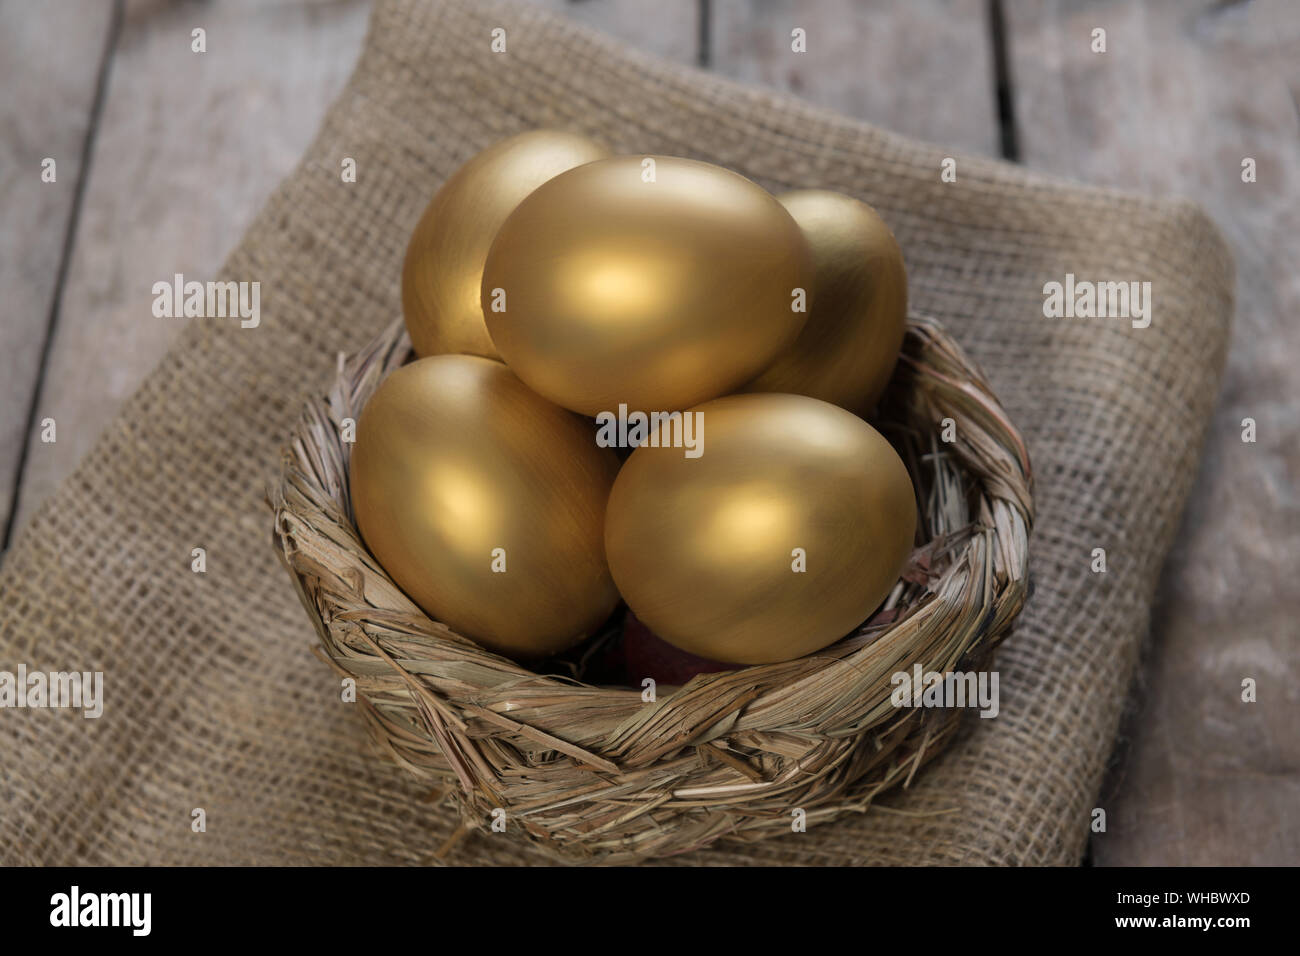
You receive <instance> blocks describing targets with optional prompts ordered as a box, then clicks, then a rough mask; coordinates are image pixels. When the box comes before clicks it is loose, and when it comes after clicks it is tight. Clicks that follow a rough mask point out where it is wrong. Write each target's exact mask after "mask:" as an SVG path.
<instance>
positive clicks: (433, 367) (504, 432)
mask: <svg viewBox="0 0 1300 956" xmlns="http://www.w3.org/2000/svg"><path fill="white" fill-rule="evenodd" d="M618 464H619V463H618V459H617V458H616V457H615V456H614V454H613V452H611V451H610V450H609V449H606V448H599V447H597V446H596V444H595V442H594V441H593V440H592V436H591V428H590V423H588V422H586V421H584V420H583V419H581V418H579V417H578V416H576V415H573V414H572V413H570V412H566V411H565V410H564V409H562V408H559V407H557V406H555V405H552V404H551V403H550V402H548V401H546V400H544V399H542V398H539V397H538V396H537V395H535V394H534V393H533V392H532V391H530V390H529V389H528V388H527V387H526V386H525V385H524V384H523V383H522V382H520V381H519V379H518V378H516V377H515V376H514V375H513V374H512V373H511V372H510V370H509V369H507V368H506V367H505V366H504V365H502V364H501V363H500V362H497V361H493V360H492V359H485V358H480V357H477V356H470V355H439V356H433V357H431V358H425V359H420V360H418V361H416V362H412V363H411V364H410V365H406V366H403V367H402V368H399V369H397V370H396V371H394V372H393V373H392V374H391V375H389V376H388V378H386V379H385V380H384V381H383V382H382V383H381V384H380V386H379V388H378V390H377V391H376V392H375V394H374V395H373V396H372V397H371V399H370V401H369V402H367V403H366V406H365V409H364V410H363V412H362V414H361V419H360V421H359V422H358V423H357V436H356V444H355V445H354V446H353V449H352V463H351V481H352V507H353V511H354V513H355V514H356V519H357V526H358V528H359V529H360V531H361V535H362V537H363V538H364V540H365V543H366V546H367V547H368V548H369V549H370V551H371V553H372V554H374V556H375V557H376V558H377V559H378V560H379V562H380V564H382V565H383V567H384V569H385V570H386V571H387V572H388V573H389V575H390V576H391V577H392V578H393V580H394V581H396V582H397V584H398V585H399V586H400V587H401V588H402V589H403V590H404V591H405V592H406V593H407V594H408V595H409V596H410V597H411V599H412V600H413V601H415V602H416V603H417V604H418V605H420V607H422V608H423V609H424V610H425V612H426V613H428V614H429V616H430V617H433V618H434V619H436V620H439V621H442V622H444V623H445V624H447V625H448V626H449V627H451V628H452V629H453V630H455V631H457V632H459V633H461V634H464V635H465V636H467V637H471V638H474V639H475V640H477V641H478V642H479V643H481V644H483V645H484V646H486V647H489V648H491V649H492V650H495V651H498V652H500V653H503V654H508V655H514V656H519V657H525V658H527V657H541V656H544V655H547V654H551V653H555V652H557V651H561V650H563V649H565V648H566V647H569V646H570V645H572V644H574V643H576V642H577V641H578V640H580V639H581V638H582V637H583V636H584V635H586V634H589V633H591V632H592V630H593V629H594V628H596V627H597V626H598V625H599V624H600V623H601V622H602V621H603V620H604V619H605V618H606V617H607V616H608V615H609V613H610V611H611V610H613V608H614V605H615V604H616V603H617V602H618V593H617V592H616V591H615V589H614V582H613V581H612V580H611V579H610V575H609V570H608V568H607V567H606V564H605V554H604V545H603V540H602V537H601V529H602V525H603V522H604V517H605V502H606V499H607V498H608V496H609V490H610V486H611V485H612V484H613V481H614V476H615V474H616V473H617V472H618Z"/></svg>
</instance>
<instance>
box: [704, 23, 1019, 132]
mask: <svg viewBox="0 0 1300 956" xmlns="http://www.w3.org/2000/svg"><path fill="white" fill-rule="evenodd" d="M712 8H713V18H712V29H711V38H712V39H711V43H710V51H709V62H710V65H711V66H712V67H713V68H714V69H716V70H717V71H719V72H720V73H724V74H726V75H727V76H731V77H734V78H736V79H739V80H744V81H746V82H750V83H759V84H762V85H765V86H769V87H773V88H775V89H779V90H783V91H785V92H790V93H794V94H796V95H798V96H801V97H802V98H804V99H806V100H809V101H811V102H813V103H816V104H817V105H819V106H825V107H828V108H830V109H834V110H837V111H839V112H842V113H845V114H847V115H849V116H855V117H857V118H859V119H863V120H866V121H868V122H870V123H874V124H876V125H878V126H882V127H884V128H886V129H890V130H894V131H896V132H899V133H906V134H908V135H910V136H915V137H918V138H920V139H925V140H929V141H931V142H936V143H943V144H950V145H952V146H954V147H957V148H959V149H963V150H968V151H971V152H975V153H982V154H984V155H990V156H992V155H997V153H998V122H997V100H996V96H995V86H996V84H995V70H994V65H993V53H992V42H991V33H990V31H989V24H988V10H987V3H986V0H873V2H870V3H864V2H861V0H819V2H817V3H811V4H810V3H798V2H795V0H714V3H713V4H712ZM796 28H799V29H802V30H804V35H805V38H806V46H807V50H806V52H804V53H796V52H794V51H793V50H792V49H791V45H792V36H791V34H792V31H793V30H795V29H796Z"/></svg>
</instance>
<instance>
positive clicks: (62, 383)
mask: <svg viewBox="0 0 1300 956" xmlns="http://www.w3.org/2000/svg"><path fill="white" fill-rule="evenodd" d="M49 6H55V7H57V6H59V4H51V5H49ZM24 9H30V8H29V7H26V6H25V7H24ZM368 10H369V4H368V3H366V2H352V0H340V2H329V3H325V2H311V0H295V2H288V0H280V2H275V3H265V4H252V3H247V2H240V0H219V2H211V3H205V4H192V3H183V4H172V3H159V2H156V0H155V2H134V3H130V4H128V5H127V12H126V15H125V19H124V21H123V25H122V31H121V36H120V38H119V42H118V46H117V50H116V53H115V55H114V58H113V62H112V64H111V69H110V71H109V76H108V88H107V92H106V97H105V101H104V107H103V113H102V116H101V119H100V127H99V130H98V132H97V138H96V148H95V153H94V163H93V167H92V169H91V171H90V175H89V179H88V180H87V184H86V192H85V197H84V203H83V209H82V213H81V221H80V226H79V229H78V232H77V235H76V238H75V245H74V247H73V253H72V259H71V262H70V265H69V269H68V275H67V280H66V284H65V287H64V290H63V301H62V308H61V310H60V314H59V316H58V321H57V323H56V326H55V334H54V339H53V343H52V347H51V351H50V356H49V362H48V365H47V368H46V374H45V379H44V387H43V388H42V389H41V392H40V395H39V396H38V398H37V404H38V408H39V414H38V416H37V418H38V420H39V419H40V418H42V417H45V416H50V417H53V418H54V419H55V420H56V422H57V423H58V441H57V442H56V443H54V444H42V443H41V442H40V441H39V438H38V437H37V436H36V435H29V436H28V439H27V440H28V443H29V444H28V448H29V452H28V458H27V463H26V468H25V471H24V475H23V480H22V487H21V494H20V495H19V500H18V515H17V521H18V523H19V524H21V522H22V521H23V520H25V519H26V517H27V516H28V515H30V514H31V512H32V510H33V509H34V508H35V507H36V506H37V505H38V504H39V503H40V501H41V500H43V499H44V498H45V497H46V496H47V495H48V494H49V493H50V492H51V491H53V490H54V488H55V487H56V486H57V484H58V482H59V481H60V480H61V479H62V478H63V477H64V476H65V475H66V474H68V473H69V472H70V471H71V470H72V468H73V467H74V466H75V465H76V463H77V461H78V460H79V459H80V458H81V456H82V455H83V454H84V453H85V452H86V451H87V450H88V449H89V448H90V446H91V444H92V443H93V442H94V440H95V438H96V437H97V436H98V434H99V432H100V431H101V430H102V429H103V427H104V426H105V425H106V424H107V423H108V422H109V421H110V420H111V419H112V418H113V416H114V414H115V413H116V411H117V408H118V406H119V405H120V404H121V402H122V401H123V400H124V399H125V398H126V397H127V396H128V395H130V394H131V393H132V392H133V391H134V390H135V388H136V387H137V386H138V385H139V383H140V381H141V380H142V379H143V377H144V376H145V374H146V373H147V372H148V371H149V370H150V369H151V368H153V366H154V365H155V364H156V363H157V362H158V360H159V359H160V358H161V357H162V355H163V354H164V353H165V352H166V351H167V348H168V346H169V345H170V344H171V342H172V341H173V340H174V338H175V337H176V335H177V334H178V333H179V332H180V330H181V328H182V327H183V323H184V322H185V321H187V320H185V319H159V318H155V317H154V315H153V313H152V309H151V306H152V302H153V294H152V292H151V289H152V286H153V283H154V282H157V281H160V280H168V279H170V278H171V277H172V276H173V275H174V274H175V273H178V272H179V273H183V274H184V275H185V276H186V278H187V279H189V278H193V279H197V280H199V281H205V280H207V279H209V278H211V277H212V275H213V274H214V273H215V271H216V270H217V269H218V268H219V267H220V265H221V262H222V259H223V258H224V257H225V255H226V253H227V252H228V251H229V250H230V248H231V247H233V246H234V244H235V243H236V241H238V239H239V237H240V235H241V234H242V233H243V231H244V229H245V227H246V226H247V224H248V222H249V221H250V220H251V219H252V217H253V215H254V214H255V213H256V211H257V209H258V208H259V207H260V206H261V205H262V203H263V201H264V200H265V199H266V197H267V196H268V195H269V194H270V192H271V190H272V189H273V188H274V187H275V185H276V184H277V183H278V182H279V181H280V179H281V178H282V177H284V176H285V175H286V174H287V173H289V172H290V171H291V170H292V169H293V167H294V165H295V164H296V163H297V162H298V158H299V156H300V155H301V154H302V151H303V150H304V149H305V148H306V146H307V144H308V142H309V141H310V139H311V137H312V135H313V134H314V133H315V131H316V127H317V125H318V124H319V122H320V119H321V117H322V116H323V115H324V111H325V108H326V107H327V106H328V105H329V103H330V102H331V101H332V100H333V99H334V97H335V96H336V95H337V93H338V91H339V90H340V89H341V87H342V85H343V82H344V81H345V80H346V79H347V77H348V75H349V74H350V72H351V70H352V67H353V65H354V63H355V61H356V57H357V55H358V54H359V52H360V49H361V41H362V38H363V36H364V33H365V27H366V17H367V14H368ZM197 27H202V28H203V29H204V30H206V34H207V35H206V42H207V52H206V53H194V52H192V51H191V31H192V30H193V29H195V28H197ZM52 59H53V61H56V62H66V61H65V58H64V56H63V55H62V54H60V55H59V56H58V57H57V58H52ZM59 72H60V71H59V70H54V69H50V68H49V63H47V64H46V65H45V69H44V71H43V75H45V76H54V75H57V74H58V73H59Z"/></svg>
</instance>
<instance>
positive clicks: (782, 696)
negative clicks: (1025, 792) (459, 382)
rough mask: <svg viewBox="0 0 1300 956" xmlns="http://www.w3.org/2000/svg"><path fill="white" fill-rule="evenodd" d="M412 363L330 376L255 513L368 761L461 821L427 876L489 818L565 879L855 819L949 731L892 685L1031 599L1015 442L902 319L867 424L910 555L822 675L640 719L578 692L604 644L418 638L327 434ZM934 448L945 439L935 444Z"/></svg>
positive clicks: (965, 380) (951, 658)
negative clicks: (509, 654)
mask: <svg viewBox="0 0 1300 956" xmlns="http://www.w3.org/2000/svg"><path fill="white" fill-rule="evenodd" d="M409 353H410V344H409V341H408V340H407V338H406V335H405V331H404V329H403V327H402V324H401V322H396V323H394V324H393V326H392V327H391V328H389V329H388V330H387V331H386V332H385V333H384V334H383V335H381V336H380V337H379V338H378V339H376V340H375V341H374V342H373V343H371V344H370V345H369V346H368V347H367V348H365V349H364V350H363V351H362V352H360V353H359V354H357V355H355V356H353V357H352V358H350V359H346V360H345V359H344V358H343V357H342V356H340V358H339V371H338V378H337V381H336V382H335V384H334V387H333V389H332V390H331V391H330V393H329V395H328V396H326V397H324V398H321V399H318V400H315V401H312V402H311V403H310V404H309V405H308V406H307V407H306V409H305V411H304V413H303V415H302V418H301V420H300V421H299V423H298V426H297V428H296V430H295V432H294V434H293V436H292V440H291V442H290V443H289V445H288V446H287V447H286V449H285V452H284V461H283V472H282V476H281V480H280V482H279V485H278V486H277V487H275V488H273V489H272V490H271V494H270V497H271V504H272V507H273V509H274V511H275V535H274V537H275V544H276V547H277V549H278V550H279V552H280V553H281V554H282V556H283V558H284V561H285V563H286V565H287V567H288V569H289V571H290V573H291V575H292V578H293V580H294V582H295V583H296V584H297V587H298V591H299V593H300V595H301V597H302V601H303V605H304V606H305V607H306V609H307V612H308V616H309V617H310V618H311V620H312V621H313V623H314V624H315V625H316V630H317V632H318V633H319V635H320V642H321V643H320V647H318V648H317V653H318V656H319V657H321V658H322V659H323V660H324V661H326V662H327V663H328V664H330V665H331V666H332V667H333V668H334V669H335V670H336V671H337V672H338V674H339V675H340V676H341V677H350V678H353V679H355V681H356V691H357V702H358V704H359V710H360V712H361V713H362V714H363V715H364V716H365V719H366V721H367V723H368V724H369V727H370V731H371V733H372V735H373V738H374V740H375V741H376V742H377V743H378V745H379V747H380V748H381V750H382V751H383V752H384V753H385V754H387V756H388V757H390V758H391V759H392V760H395V761H396V762H397V763H399V764H401V765H402V766H404V767H406V768H407V769H408V770H409V771H410V772H412V773H414V774H417V775H418V776H420V777H421V778H424V779H427V780H428V781H429V782H430V784H431V786H432V787H433V788H434V789H435V790H437V791H438V792H444V791H445V792H446V793H447V794H448V795H449V796H450V797H451V798H452V799H454V800H455V801H456V802H457V804H458V806H459V808H460V816H461V820H462V826H461V829H460V830H459V831H457V833H456V834H454V835H453V837H452V839H450V840H449V841H448V842H447V843H446V844H444V846H443V848H442V853H443V855H445V853H446V851H447V850H449V849H450V845H451V844H452V843H453V842H454V840H455V838H456V837H458V836H459V835H460V834H461V833H463V832H465V831H466V830H468V829H474V828H477V829H481V830H492V823H493V820H494V819H495V820H497V821H498V827H500V825H501V824H502V823H504V826H505V829H504V831H503V832H501V831H498V832H493V833H492V838H493V839H511V838H513V839H522V840H528V841H531V842H532V843H534V844H536V845H537V846H539V847H541V848H542V849H544V850H546V851H547V852H548V853H550V854H551V855H552V856H553V857H555V858H557V859H563V860H570V861H589V862H609V863H628V862H636V861H639V860H645V859H649V858H653V857H660V856H666V855H669V854H674V853H681V852H686V851H689V850H693V849H696V848H699V847H703V846H705V845H706V844H709V843H711V842H713V841H714V840H719V839H727V840H758V839H763V838H765V837H768V836H774V835H778V834H781V833H789V832H791V829H792V825H793V824H794V823H796V822H797V821H798V820H799V819H801V818H802V819H803V820H804V821H805V822H806V824H807V825H809V826H811V825H814V824H819V823H824V822H826V821H830V820H833V819H835V818H836V817H839V816H841V815H843V814H847V813H861V812H864V811H866V810H867V809H868V808H869V807H870V806H871V804H872V801H873V800H874V799H875V798H876V797H877V796H878V795H879V794H881V793H883V792H885V791H886V790H889V789H890V788H893V787H897V786H900V785H901V786H904V787H906V786H907V785H908V784H909V783H910V782H911V780H912V778H913V776H914V775H915V774H916V772H917V770H918V769H919V768H920V767H921V766H922V765H923V764H924V763H925V762H926V761H928V760H929V759H931V758H932V757H934V756H935V755H936V754H938V753H939V752H940V751H941V750H942V748H943V747H944V746H945V744H946V743H947V742H948V740H949V739H950V738H951V736H952V734H953V732H954V731H955V730H956V728H957V726H958V723H959V719H960V717H961V714H962V711H961V710H958V709H938V708H910V707H896V706H894V705H893V704H892V703H891V701H890V695H891V691H892V690H893V684H892V683H891V675H893V674H895V673H897V672H899V671H903V672H907V673H912V671H913V666H914V665H916V664H920V665H921V666H922V668H923V670H924V671H938V672H947V671H954V670H959V671H967V672H969V671H978V670H980V669H982V668H986V667H987V666H988V665H989V663H990V652H991V651H992V649H993V648H994V646H995V645H996V644H997V643H998V641H1000V640H1001V639H1002V638H1003V637H1004V636H1005V635H1006V633H1007V632H1008V630H1009V629H1010V628H1011V625H1012V623H1013V621H1014V620H1015V618H1016V615H1017V614H1018V613H1019V612H1020V609H1021V607H1022V606H1023V605H1024V602H1025V598H1026V595H1027V586H1028V577H1027V571H1026V561H1027V551H1028V542H1027V538H1028V535H1029V530H1030V526H1031V523H1032V520H1033V503H1032V500H1031V496H1030V486H1031V477H1030V467H1029V459H1028V456H1027V454H1026V452H1025V447H1024V443H1023V441H1022V439H1021V437H1020V435H1019V433H1018V432H1017V431H1016V429H1015V427H1014V426H1013V425H1012V424H1011V422H1010V421H1009V420H1008V419H1007V416H1006V415H1005V413H1004V412H1003V410H1002V408H1001V406H1000V405H999V404H998V401H997V399H996V398H995V397H994V395H993V393H992V391H991V390H990V388H989V386H988V383H987V382H986V381H985V380H984V377H983V376H982V375H981V373H980V372H979V371H978V370H977V369H976V368H975V366H974V365H973V364H972V362H971V361H970V360H969V359H968V358H967V357H966V356H965V354H964V353H963V352H962V351H961V349H960V348H958V347H957V345H956V344H955V343H954V342H953V341H952V339H951V338H949V336H948V335H947V334H946V333H945V332H944V330H943V329H942V328H941V327H940V326H939V324H938V323H936V322H935V321H933V320H930V319H926V318H923V317H918V316H912V317H911V318H910V321H909V327H908V331H907V337H906V341H905V343H904V348H903V356H902V358H901V360H900V361H899V363H898V368H897V371H896V372H895V375H894V379H893V381H892V382H891V384H890V387H889V391H888V393H887V395H886V398H885V402H884V404H883V405H882V408H881V412H880V416H879V420H878V422H877V425H878V427H879V428H880V429H881V430H882V431H883V432H884V433H885V434H886V435H888V436H889V438H890V439H891V440H892V441H893V442H894V444H895V447H896V448H897V449H898V450H899V453H900V454H901V455H902V457H903V460H904V461H905V462H906V463H907V465H908V468H909V470H910V472H911V475H912V480H913V483H914V485H915V487H916V491H917V500H918V503H919V505H920V510H921V520H920V522H919V524H918V529H919V530H918V539H919V540H918V543H917V546H916V548H915V550H914V552H913V554H912V557H911V560H910V562H909V564H908V566H907V568H906V569H905V571H904V573H903V576H902V578H901V579H900V580H899V582H898V584H897V586H896V587H895V588H894V590H893V592H892V593H891V594H890V596H889V598H888V600H887V601H886V603H885V604H884V605H883V607H882V608H881V609H880V610H879V611H878V612H877V613H876V614H875V616H874V617H872V618H871V620H869V621H867V622H865V623H864V624H863V625H862V627H860V628H859V629H858V630H857V631H856V632H855V633H853V634H851V635H850V636H848V637H846V638H844V639H843V640H841V641H840V642H838V643H837V644H834V645H832V646H831V647H828V648H826V649H825V650H824V651H822V652H820V653H818V654H815V655H812V656H809V657H805V658H801V659H799V660H794V661H789V662H786V663H780V664H769V665H763V666H759V667H748V668H742V669H740V670H736V671H729V672H725V673H717V674H707V675H701V676H699V677H696V678H694V679H693V680H691V681H690V682H689V683H688V684H687V685H685V686H684V687H681V688H680V689H673V688H662V687H661V688H659V693H658V698H657V700H654V701H649V702H648V701H645V700H643V699H642V691H641V689H640V688H636V689H633V688H624V687H609V686H593V685H592V684H589V683H587V682H585V681H584V680H583V678H584V676H585V674H586V673H587V670H586V665H587V663H588V662H589V661H590V660H591V659H592V658H593V656H595V650H596V648H597V647H598V645H600V644H601V643H602V642H604V641H608V640H616V639H617V626H616V624H614V625H611V627H610V628H609V629H608V630H607V631H606V633H605V634H603V635H601V636H599V637H597V638H596V639H594V641H593V642H591V643H590V644H589V645H587V646H586V647H585V648H583V649H580V652H579V653H578V654H574V655H571V656H570V658H569V659H566V660H558V661H556V662H555V663H554V666H553V667H548V668H547V669H546V670H547V673H536V672H533V671H530V670H527V669H525V668H523V667H521V666H520V665H518V664H516V663H514V662H513V661H510V660H507V659H505V658H503V657H499V656H497V655H496V654H493V653H491V652H489V651H487V650H484V649H483V648H481V647H479V646H478V645H476V644H475V643H474V642H473V641H471V640H469V639H467V638H465V637H462V636H460V635H458V634H456V633H454V632H452V631H451V630H450V629H448V628H447V627H446V626H445V625H443V624H440V623H439V622H437V621H434V620H431V619H430V618H429V617H427V616H426V615H425V614H424V613H423V612H422V611H421V610H420V609H419V608H418V607H416V606H415V604H413V603H412V602H411V601H410V599H409V598H407V597H406V596H405V595H404V594H403V593H402V591H401V590H399V589H398V588H397V586H396V585H395V584H394V583H393V582H392V581H391V580H390V579H389V577H388V575H387V574H385V572H384V569H383V568H382V567H380V565H379V563H378V562H377V561H376V560H375V559H374V558H373V557H372V556H371V555H370V554H369V553H368V552H367V551H366V548H365V546H364V544H363V543H362V541H361V539H360V537H359V535H358V533H357V530H356V526H355V524H354V522H353V517H352V510H351V504H350V501H349V496H348V453H349V449H350V445H349V443H348V442H347V441H345V440H344V435H345V433H346V431H347V430H346V429H345V427H344V426H345V425H346V424H348V423H349V420H351V421H355V420H356V419H357V417H358V415H359V413H360V411H361V408H362V406H363V405H364V404H365V402H366V400H367V399H368V398H369V396H370V395H371V393H372V392H373V391H374V390H375V387H376V386H377V385H378V384H379V382H380V380H381V379H382V378H383V377H384V375H385V374H387V373H388V372H389V371H391V370H392V369H394V368H396V367H397V366H399V365H401V364H402V363H403V362H404V361H405V360H406V359H407V358H408V357H409ZM947 419H951V422H948V421H946V420H947ZM945 427H946V431H947V437H951V438H953V439H954V440H952V441H949V442H945V441H944V440H943V437H944V436H945ZM502 811H504V813H503V812H502ZM799 811H802V815H801V814H800V812H799Z"/></svg>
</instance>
